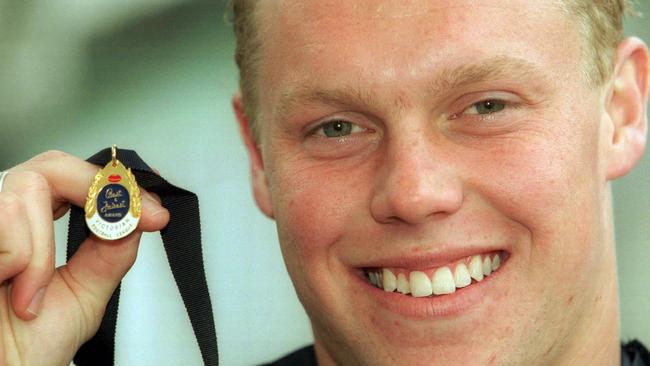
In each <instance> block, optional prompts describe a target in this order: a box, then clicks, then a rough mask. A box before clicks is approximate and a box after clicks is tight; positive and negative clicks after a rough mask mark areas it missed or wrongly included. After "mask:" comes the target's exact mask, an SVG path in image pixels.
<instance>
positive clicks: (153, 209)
mask: <svg viewBox="0 0 650 366" xmlns="http://www.w3.org/2000/svg"><path fill="white" fill-rule="evenodd" d="M142 206H143V209H144V211H147V212H149V213H150V215H151V216H156V215H158V214H160V213H162V212H163V211H164V210H165V209H164V208H163V207H162V206H161V205H160V203H159V202H158V201H156V199H155V198H153V197H151V195H149V194H144V195H142Z"/></svg>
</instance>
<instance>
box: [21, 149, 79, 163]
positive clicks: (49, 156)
mask: <svg viewBox="0 0 650 366" xmlns="http://www.w3.org/2000/svg"><path fill="white" fill-rule="evenodd" d="M68 156H70V155H69V154H68V153H66V152H63V151H59V150H48V151H45V152H42V153H40V154H38V155H36V156H34V157H33V158H32V159H30V161H33V162H44V161H51V160H59V159H64V158H67V157H68Z"/></svg>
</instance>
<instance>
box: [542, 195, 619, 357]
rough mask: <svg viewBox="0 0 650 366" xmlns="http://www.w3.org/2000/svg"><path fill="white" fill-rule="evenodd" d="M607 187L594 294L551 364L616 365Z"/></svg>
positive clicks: (612, 250) (613, 265)
mask: <svg viewBox="0 0 650 366" xmlns="http://www.w3.org/2000/svg"><path fill="white" fill-rule="evenodd" d="M611 201H612V196H611V188H609V187H608V190H607V191H606V193H605V207H607V208H608V209H605V210H604V214H603V217H602V220H603V223H604V228H603V229H604V231H603V238H604V241H605V243H604V245H605V248H606V250H605V251H604V252H605V253H604V260H603V262H604V263H603V267H602V269H601V270H600V271H598V272H600V273H599V275H600V280H599V283H600V285H601V286H599V288H598V290H597V293H596V294H595V296H594V297H593V299H592V301H590V302H589V303H586V304H585V307H584V313H583V315H582V316H581V318H582V319H581V321H580V322H579V323H578V324H577V325H576V328H577V329H575V332H573V335H574V336H573V337H572V339H571V340H570V341H568V342H566V343H565V345H564V347H563V350H562V352H561V355H557V356H556V357H555V359H554V361H553V362H552V363H551V364H553V365H561V366H564V365H594V366H612V365H620V362H621V344H620V342H621V340H620V328H619V302H618V275H617V271H616V245H615V239H614V222H613V215H612V210H611V207H612V205H611Z"/></svg>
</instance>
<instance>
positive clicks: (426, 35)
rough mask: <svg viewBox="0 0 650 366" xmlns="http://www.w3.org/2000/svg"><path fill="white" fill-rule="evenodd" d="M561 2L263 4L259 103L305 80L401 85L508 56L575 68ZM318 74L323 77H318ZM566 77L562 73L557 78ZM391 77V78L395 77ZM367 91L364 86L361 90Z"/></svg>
mask: <svg viewBox="0 0 650 366" xmlns="http://www.w3.org/2000/svg"><path fill="white" fill-rule="evenodd" d="M558 4H559V3H558V2H557V1H546V2H545V1H523V0H508V1H495V0H484V1H474V0H454V1H376V0H374V1H372V0H357V1H334V0H320V1H316V0H313V1H309V0H302V1H265V2H260V8H259V9H258V10H259V13H258V16H259V17H258V21H259V24H260V26H261V28H260V29H261V34H262V38H263V42H262V43H263V45H264V46H263V50H262V63H261V65H260V71H261V72H260V80H259V81H260V83H261V85H260V86H261V88H260V102H261V104H262V106H263V105H264V103H265V101H266V102H269V103H274V102H277V100H276V99H277V98H276V97H277V95H278V94H281V95H287V94H291V93H292V90H291V89H292V88H301V89H303V90H304V89H305V88H309V87H310V85H314V84H317V85H320V86H324V85H326V84H330V86H335V85H339V86H340V85H342V83H344V82H348V83H349V82H351V81H359V82H361V83H368V85H366V86H367V87H369V88H372V87H373V86H377V85H381V86H382V87H391V86H394V87H396V88H403V87H404V86H405V85H406V84H408V83H409V82H417V80H418V79H422V77H423V76H424V75H432V74H434V73H436V71H440V70H450V69H454V68H456V67H462V65H463V64H473V65H475V64H479V63H480V62H481V60H482V59H486V60H488V59H492V60H493V59H498V58H503V57H504V56H508V57H512V58H515V59H522V60H526V61H527V63H529V64H532V65H534V66H537V68H538V69H553V70H555V71H554V72H556V73H561V72H565V73H572V72H575V71H576V68H577V66H578V64H579V57H580V56H579V53H580V50H579V42H578V39H577V38H578V36H577V31H576V29H574V28H575V27H574V26H572V25H571V24H572V23H571V22H570V21H567V20H569V19H568V17H567V16H566V15H565V14H564V13H563V12H562V10H561V9H562V8H561V7H560V6H558ZM315 75H319V77H314V76H315ZM557 76H558V77H564V75H557ZM391 83H392V84H391ZM361 88H362V89H363V87H361Z"/></svg>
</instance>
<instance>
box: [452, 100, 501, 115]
mask: <svg viewBox="0 0 650 366" xmlns="http://www.w3.org/2000/svg"><path fill="white" fill-rule="evenodd" d="M505 107H506V104H505V103H504V102H502V101H499V100H484V101H481V102H478V103H474V104H473V105H472V106H471V107H469V108H467V109H466V110H465V111H464V112H463V113H464V114H491V113H495V112H499V111H501V110H503V109H504V108H505Z"/></svg>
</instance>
